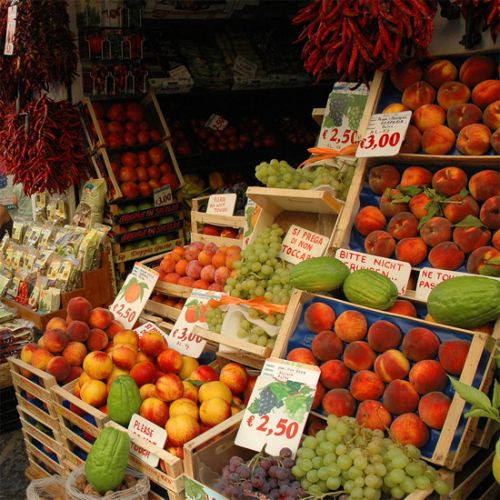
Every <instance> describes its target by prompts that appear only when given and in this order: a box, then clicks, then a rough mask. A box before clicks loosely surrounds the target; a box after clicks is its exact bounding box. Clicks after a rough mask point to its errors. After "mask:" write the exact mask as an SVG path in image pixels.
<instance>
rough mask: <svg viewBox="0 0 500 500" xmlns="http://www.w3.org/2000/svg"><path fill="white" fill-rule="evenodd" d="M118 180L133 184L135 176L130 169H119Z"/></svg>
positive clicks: (132, 169)
mask: <svg viewBox="0 0 500 500" xmlns="http://www.w3.org/2000/svg"><path fill="white" fill-rule="evenodd" d="M120 180H121V181H122V182H129V181H131V182H134V181H136V180H137V174H136V172H135V169H134V168H132V167H122V168H121V169H120Z"/></svg>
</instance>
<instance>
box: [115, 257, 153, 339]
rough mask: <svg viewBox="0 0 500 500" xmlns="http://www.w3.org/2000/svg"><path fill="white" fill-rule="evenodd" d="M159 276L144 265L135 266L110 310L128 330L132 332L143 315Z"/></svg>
mask: <svg viewBox="0 0 500 500" xmlns="http://www.w3.org/2000/svg"><path fill="white" fill-rule="evenodd" d="M158 276H159V274H158V273H157V272H156V271H153V270H152V269H149V268H147V267H145V266H143V265H142V264H139V263H137V264H135V265H134V268H133V269H132V272H131V273H130V274H129V275H128V276H127V279H126V280H125V283H124V284H123V286H122V288H121V290H120V292H119V293H118V295H117V296H116V299H115V301H114V302H113V304H111V306H110V308H109V310H110V311H111V312H112V313H113V314H114V316H115V319H117V320H118V321H119V322H120V323H121V324H122V325H123V327H124V328H125V329H126V330H131V329H132V328H133V326H134V325H135V323H136V321H137V318H139V316H140V315H141V313H142V310H143V309H144V306H145V305H146V302H147V301H148V299H149V297H150V296H151V293H152V292H153V289H154V287H155V285H156V282H157V281H158Z"/></svg>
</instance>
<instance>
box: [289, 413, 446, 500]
mask: <svg viewBox="0 0 500 500" xmlns="http://www.w3.org/2000/svg"><path fill="white" fill-rule="evenodd" d="M292 473H293V475H294V476H295V477H296V478H297V479H298V480H299V481H300V484H301V486H302V488H303V489H304V490H305V491H307V493H308V494H310V495H313V496H319V495H324V494H325V493H328V492H330V491H332V492H333V491H337V490H343V491H345V492H346V493H348V494H349V499H352V500H355V499H362V498H364V499H367V500H378V499H379V498H381V496H382V494H383V493H386V494H388V495H390V496H391V497H392V498H404V497H405V496H407V495H409V494H411V493H413V492H414V491H415V490H426V489H430V488H432V489H434V491H435V492H436V493H437V494H438V495H446V494H448V493H449V490H450V488H449V486H448V485H447V484H446V483H445V482H444V481H442V480H441V479H439V478H438V475H437V472H436V470H435V469H433V468H432V467H431V466H430V465H428V464H427V463H426V462H424V461H423V460H422V459H421V454H420V450H419V449H418V448H416V447H415V446H413V445H405V446H402V445H399V444H397V443H396V442H394V441H393V440H392V439H389V438H384V433H383V432H382V431H381V430H373V431H372V430H370V429H366V428H364V427H361V426H359V425H358V424H357V422H356V420H355V419H354V418H352V417H341V418H339V417H337V416H335V415H329V416H328V425H327V427H326V428H325V429H323V430H321V431H319V432H317V433H316V435H315V436H306V437H305V438H304V440H303V441H302V444H301V447H300V448H299V449H298V451H297V460H296V464H295V466H294V467H293V468H292Z"/></svg>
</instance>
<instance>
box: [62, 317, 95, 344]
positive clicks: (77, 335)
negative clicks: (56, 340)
mask: <svg viewBox="0 0 500 500" xmlns="http://www.w3.org/2000/svg"><path fill="white" fill-rule="evenodd" d="M89 333H90V328H89V326H88V325H87V323H84V322H83V321H78V320H73V321H71V323H70V324H69V325H68V327H67V329H66V334H67V335H68V338H69V340H74V341H77V342H86V341H87V339H88V338H89Z"/></svg>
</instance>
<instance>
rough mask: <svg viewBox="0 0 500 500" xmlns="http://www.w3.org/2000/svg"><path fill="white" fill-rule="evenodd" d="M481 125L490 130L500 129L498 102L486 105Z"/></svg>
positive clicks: (499, 106) (499, 103) (499, 101)
mask: <svg viewBox="0 0 500 500" xmlns="http://www.w3.org/2000/svg"><path fill="white" fill-rule="evenodd" d="M483 123H484V124H485V125H487V126H488V127H490V129H491V130H496V129H497V128H498V127H500V100H498V101H495V102H492V103H491V104H488V106H487V107H486V109H485V110H484V112H483Z"/></svg>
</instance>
